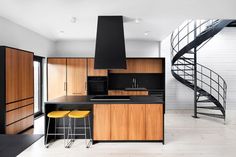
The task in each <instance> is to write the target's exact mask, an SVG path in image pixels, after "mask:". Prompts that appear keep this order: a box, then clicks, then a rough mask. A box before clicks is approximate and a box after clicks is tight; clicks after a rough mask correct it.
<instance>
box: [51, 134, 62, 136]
mask: <svg viewBox="0 0 236 157" xmlns="http://www.w3.org/2000/svg"><path fill="white" fill-rule="evenodd" d="M48 135H54V136H55V135H56V136H57V135H65V134H48Z"/></svg>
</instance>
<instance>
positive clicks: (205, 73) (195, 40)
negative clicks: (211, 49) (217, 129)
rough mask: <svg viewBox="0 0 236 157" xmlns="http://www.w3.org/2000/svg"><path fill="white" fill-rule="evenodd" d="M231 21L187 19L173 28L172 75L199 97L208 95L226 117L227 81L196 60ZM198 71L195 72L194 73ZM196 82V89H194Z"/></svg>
mask: <svg viewBox="0 0 236 157" xmlns="http://www.w3.org/2000/svg"><path fill="white" fill-rule="evenodd" d="M232 21H233V20H218V19H217V20H186V21H185V22H184V23H183V24H182V25H181V26H179V27H178V28H177V29H176V30H175V31H173V33H172V35H171V39H170V43H171V56H172V69H171V71H172V75H173V76H174V77H175V78H176V79H177V80H178V81H180V82H182V83H183V84H185V85H186V86H188V87H190V88H192V89H196V90H197V93H198V94H199V97H200V96H201V95H203V96H207V97H208V98H209V100H210V101H211V102H212V103H214V104H215V105H216V107H217V109H219V110H220V111H221V113H222V117H223V118H224V119H225V110H226V94H227V84H226V81H225V80H224V79H223V77H222V76H220V75H219V74H218V73H216V72H215V71H213V70H211V69H210V68H208V67H206V66H204V65H201V64H199V63H197V58H196V53H197V52H198V51H199V50H200V49H201V48H202V47H203V46H204V45H205V44H206V43H207V42H208V41H210V39H211V38H212V37H213V36H214V35H216V34H217V33H218V32H220V31H221V30H222V29H223V28H224V27H226V26H227V25H228V24H230V23H231V22H232ZM195 70H196V73H194V72H195ZM195 75H196V77H195ZM195 78H196V79H195ZM195 83H196V88H194V85H195ZM199 97H198V99H199ZM199 102H200V101H199ZM212 109H213V108H212ZM214 109H215V108H214ZM222 117H220V118H222Z"/></svg>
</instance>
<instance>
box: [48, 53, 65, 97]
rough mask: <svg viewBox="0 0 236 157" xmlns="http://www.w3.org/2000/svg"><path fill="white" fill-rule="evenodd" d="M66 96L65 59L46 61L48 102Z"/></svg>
mask: <svg viewBox="0 0 236 157" xmlns="http://www.w3.org/2000/svg"><path fill="white" fill-rule="evenodd" d="M64 95H66V59H65V58H49V59H48V100H51V99H54V98H56V97H60V96H64Z"/></svg>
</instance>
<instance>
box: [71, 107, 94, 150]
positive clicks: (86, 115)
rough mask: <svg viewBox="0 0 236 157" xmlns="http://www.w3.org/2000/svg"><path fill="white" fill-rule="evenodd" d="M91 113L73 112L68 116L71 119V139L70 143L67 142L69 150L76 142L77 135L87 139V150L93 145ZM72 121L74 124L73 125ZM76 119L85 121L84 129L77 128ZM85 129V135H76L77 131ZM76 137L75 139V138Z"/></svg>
mask: <svg viewBox="0 0 236 157" xmlns="http://www.w3.org/2000/svg"><path fill="white" fill-rule="evenodd" d="M89 115H90V111H71V112H70V113H69V114H68V117H69V132H68V139H69V137H71V138H70V141H69V142H67V148H70V147H71V145H72V143H73V142H74V141H75V136H76V135H83V136H84V138H85V145H86V148H89V147H90V145H91V143H92V135H91V126H90V116H89ZM86 118H87V119H88V126H87V124H86ZM72 119H73V123H74V125H73V124H72ZM76 119H83V123H84V126H83V127H78V126H76ZM79 129H83V130H84V134H78V133H76V130H79ZM87 129H88V130H89V137H90V139H89V142H88V140H87ZM73 137H74V138H73Z"/></svg>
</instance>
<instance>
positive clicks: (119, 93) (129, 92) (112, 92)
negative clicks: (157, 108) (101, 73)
mask: <svg viewBox="0 0 236 157" xmlns="http://www.w3.org/2000/svg"><path fill="white" fill-rule="evenodd" d="M108 95H126V96H132V95H140V96H141V95H148V91H125V90H109V91H108Z"/></svg>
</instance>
